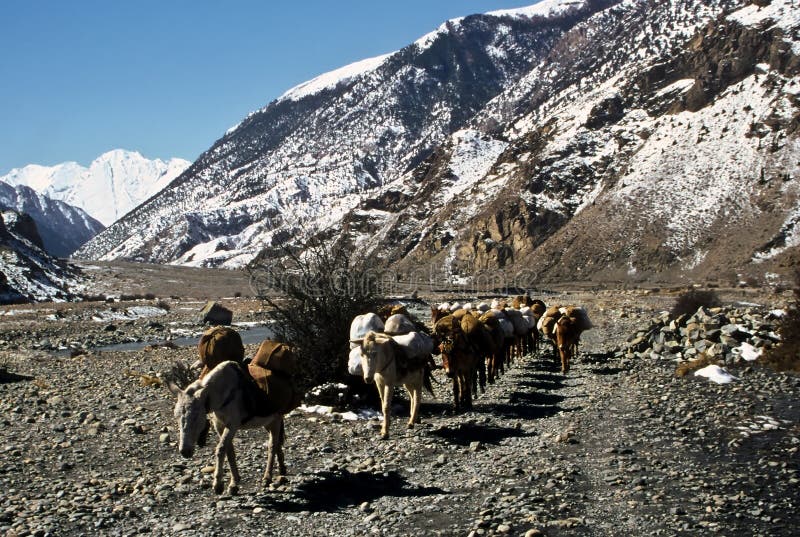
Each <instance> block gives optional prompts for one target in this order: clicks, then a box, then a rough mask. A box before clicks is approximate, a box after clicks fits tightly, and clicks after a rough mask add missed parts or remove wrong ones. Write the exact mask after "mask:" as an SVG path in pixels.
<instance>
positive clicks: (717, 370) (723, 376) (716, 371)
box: [694, 364, 739, 384]
mask: <svg viewBox="0 0 800 537" xmlns="http://www.w3.org/2000/svg"><path fill="white" fill-rule="evenodd" d="M694 374H695V376H697V377H705V378H707V379H708V380H710V381H711V382H716V383H717V384H728V383H730V382H733V381H734V380H739V379H737V378H736V377H734V376H733V375H731V374H730V373H728V372H727V371H725V370H724V369H723V368H721V367H720V366H718V365H713V364H712V365H709V366H706V367H704V368H702V369H698V370H697V371H695V372H694Z"/></svg>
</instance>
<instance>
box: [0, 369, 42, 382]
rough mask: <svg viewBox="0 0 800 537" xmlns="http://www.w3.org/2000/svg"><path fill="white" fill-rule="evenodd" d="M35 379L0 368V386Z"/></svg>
mask: <svg viewBox="0 0 800 537" xmlns="http://www.w3.org/2000/svg"><path fill="white" fill-rule="evenodd" d="M34 378H35V377H31V376H29V375H20V374H19V373H13V372H11V371H8V370H7V369H5V368H2V367H0V384H10V383H12V382H22V381H23V380H33V379H34Z"/></svg>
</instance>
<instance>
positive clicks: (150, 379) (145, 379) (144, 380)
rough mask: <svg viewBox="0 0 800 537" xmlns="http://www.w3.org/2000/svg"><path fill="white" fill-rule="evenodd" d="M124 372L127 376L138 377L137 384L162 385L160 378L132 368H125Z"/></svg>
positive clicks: (146, 385)
mask: <svg viewBox="0 0 800 537" xmlns="http://www.w3.org/2000/svg"><path fill="white" fill-rule="evenodd" d="M124 373H125V374H126V375H128V376H129V377H137V378H138V379H139V384H141V385H142V386H145V387H148V386H157V387H158V386H161V385H162V381H161V379H160V378H158V377H156V376H153V375H148V374H147V373H139V372H138V371H134V370H132V369H126V370H125V371H124Z"/></svg>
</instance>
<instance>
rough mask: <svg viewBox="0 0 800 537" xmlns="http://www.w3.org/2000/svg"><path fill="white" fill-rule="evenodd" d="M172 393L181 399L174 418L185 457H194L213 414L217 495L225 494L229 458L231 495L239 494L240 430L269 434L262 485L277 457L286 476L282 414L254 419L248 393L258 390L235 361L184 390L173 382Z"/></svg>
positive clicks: (220, 366) (169, 385)
mask: <svg viewBox="0 0 800 537" xmlns="http://www.w3.org/2000/svg"><path fill="white" fill-rule="evenodd" d="M168 387H169V390H170V391H171V392H172V393H173V394H175V396H176V397H177V398H178V400H177V402H176V403H175V417H176V418H177V420H178V430H179V437H178V451H180V454H181V455H183V456H184V457H186V458H189V457H191V456H192V455H193V454H194V447H195V445H196V444H197V440H198V438H199V437H200V434H201V432H202V431H203V429H204V428H205V425H206V415H207V414H211V416H212V420H211V421H212V423H213V425H214V429H216V431H217V433H218V434H219V442H218V443H217V447H216V450H215V455H216V463H215V465H214V492H216V493H217V494H221V493H222V492H223V491H224V483H223V480H222V473H223V465H224V462H225V461H224V458H225V457H226V456H227V458H228V465H229V466H230V469H231V480H230V483H229V484H228V493H229V494H236V493H237V492H238V491H239V480H240V476H239V469H238V467H237V466H236V455H235V453H234V451H233V437H234V436H235V435H236V431H238V430H239V429H251V428H255V427H265V428H266V429H267V431H268V432H269V441H268V443H267V448H268V451H267V469H266V471H265V472H264V477H263V480H262V486H266V485H268V484H269V483H271V481H272V468H273V463H274V458H275V456H277V458H278V472H279V474H280V475H286V465H285V464H284V462H283V442H284V428H283V414H281V413H279V412H275V413H273V414H270V415H268V416H265V417H262V416H253V415H252V413H251V412H250V411H249V410H248V408H247V405H246V403H245V390H252V389H258V388H257V387H256V386H255V385H253V384H252V383H251V382H250V381H249V380H248V379H247V378H246V377H245V373H244V372H243V371H242V370H241V368H240V366H239V365H238V364H237V363H236V362H231V361H227V362H222V363H220V364H219V365H218V366H216V367H215V368H214V369H213V370H211V372H210V373H208V374H207V375H206V376H205V377H203V379H202V380H197V381H195V382H193V383H192V384H190V385H189V386H187V387H186V389H185V390H181V389H180V388H178V386H176V385H175V384H173V383H169V384H168Z"/></svg>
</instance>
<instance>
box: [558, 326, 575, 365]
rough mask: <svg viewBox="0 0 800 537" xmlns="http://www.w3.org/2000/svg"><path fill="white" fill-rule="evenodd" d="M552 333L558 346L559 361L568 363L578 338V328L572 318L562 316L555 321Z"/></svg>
mask: <svg viewBox="0 0 800 537" xmlns="http://www.w3.org/2000/svg"><path fill="white" fill-rule="evenodd" d="M554 331H555V336H556V337H555V340H556V345H557V346H558V352H559V354H561V359H562V361H563V360H567V361H569V360H570V359H572V353H573V350H574V346H575V343H576V341H577V338H578V328H577V326H576V324H575V322H574V321H573V320H572V318H570V317H567V316H566V315H564V316H562V317H560V318H559V319H558V321H556V326H555V330H554Z"/></svg>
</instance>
